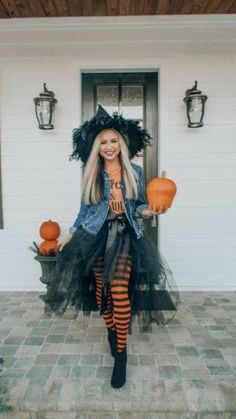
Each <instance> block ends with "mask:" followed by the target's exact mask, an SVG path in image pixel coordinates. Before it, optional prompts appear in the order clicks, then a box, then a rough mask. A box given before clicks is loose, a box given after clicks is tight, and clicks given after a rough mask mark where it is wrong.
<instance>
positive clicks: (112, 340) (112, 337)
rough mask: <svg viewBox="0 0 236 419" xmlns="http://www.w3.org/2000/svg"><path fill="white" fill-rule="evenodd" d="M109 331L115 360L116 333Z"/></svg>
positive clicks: (109, 340)
mask: <svg viewBox="0 0 236 419" xmlns="http://www.w3.org/2000/svg"><path fill="white" fill-rule="evenodd" d="M107 330H108V335H107V337H108V342H109V344H110V349H111V354H112V356H113V358H114V356H115V353H116V331H115V330H111V329H108V328H107Z"/></svg>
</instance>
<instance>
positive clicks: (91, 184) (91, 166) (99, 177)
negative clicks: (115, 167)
mask: <svg viewBox="0 0 236 419" xmlns="http://www.w3.org/2000/svg"><path fill="white" fill-rule="evenodd" d="M108 129H109V130H110V129H111V130H112V131H113V132H115V134H116V135H117V137H118V140H119V143H120V155H119V160H120V164H121V173H122V175H123V178H124V183H125V191H126V194H125V196H126V198H128V199H135V198H137V196H138V186H137V181H138V178H137V174H136V172H135V171H134V169H133V167H132V165H131V163H130V160H129V150H128V147H127V145H126V143H125V140H124V138H123V137H122V135H121V134H120V133H119V132H118V131H116V130H115V129H114V128H105V129H104V130H102V131H100V132H99V134H98V135H97V136H96V137H95V140H94V143H93V147H92V150H91V153H90V156H89V158H88V161H87V163H86V165H85V170H84V176H83V183H82V194H83V200H84V203H85V204H91V203H92V204H98V202H99V201H100V200H101V199H102V198H103V196H102V192H103V189H102V185H103V168H104V160H103V158H102V157H101V156H100V153H99V150H100V141H101V136H102V133H103V132H104V131H106V130H108Z"/></svg>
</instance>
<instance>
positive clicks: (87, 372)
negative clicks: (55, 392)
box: [70, 365, 96, 380]
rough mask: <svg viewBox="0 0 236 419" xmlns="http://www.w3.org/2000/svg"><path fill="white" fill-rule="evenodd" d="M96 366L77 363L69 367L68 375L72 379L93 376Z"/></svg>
mask: <svg viewBox="0 0 236 419" xmlns="http://www.w3.org/2000/svg"><path fill="white" fill-rule="evenodd" d="M95 374H96V368H95V367H91V366H85V365H79V366H75V367H73V368H72V369H71V373H70V377H71V379H72V380H74V379H75V380H78V379H79V380H82V379H87V378H90V377H95Z"/></svg>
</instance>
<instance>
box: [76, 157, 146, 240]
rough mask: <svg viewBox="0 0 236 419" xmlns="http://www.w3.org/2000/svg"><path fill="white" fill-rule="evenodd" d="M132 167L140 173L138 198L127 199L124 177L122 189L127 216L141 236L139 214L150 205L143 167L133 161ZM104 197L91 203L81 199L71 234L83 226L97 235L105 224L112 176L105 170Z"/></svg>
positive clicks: (138, 235) (138, 236) (137, 233)
mask: <svg viewBox="0 0 236 419" xmlns="http://www.w3.org/2000/svg"><path fill="white" fill-rule="evenodd" d="M131 164H132V167H133V168H134V170H135V171H136V172H137V174H138V198H137V199H127V198H125V183H124V179H123V177H121V190H122V194H123V198H124V204H125V214H126V217H127V219H128V221H129V223H130V225H131V227H133V229H134V231H135V233H136V235H137V238H140V237H141V236H142V235H143V233H142V227H141V224H139V222H138V220H137V214H139V215H141V213H142V210H143V209H144V208H147V207H148V204H147V199H146V195H145V183H144V175H143V169H142V167H141V166H138V165H137V164H134V163H131ZM103 173H104V182H105V185H104V199H103V200H101V201H100V202H99V203H98V204H89V205H85V204H84V202H83V200H81V207H80V211H79V214H78V216H77V218H76V220H75V222H74V224H73V226H72V227H70V230H69V232H70V234H74V232H75V231H76V230H77V228H78V227H80V226H81V227H82V228H83V229H84V230H85V231H87V232H88V233H90V234H94V235H96V234H97V233H98V232H99V230H100V229H101V227H102V226H103V224H104V222H105V220H106V218H107V215H108V212H109V200H110V186H111V182H110V178H109V176H108V174H107V172H106V171H105V170H104V172H103Z"/></svg>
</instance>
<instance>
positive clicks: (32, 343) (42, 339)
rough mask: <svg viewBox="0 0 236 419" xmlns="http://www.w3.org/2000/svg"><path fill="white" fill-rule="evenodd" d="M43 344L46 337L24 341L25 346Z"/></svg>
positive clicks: (31, 337) (30, 338)
mask: <svg viewBox="0 0 236 419" xmlns="http://www.w3.org/2000/svg"><path fill="white" fill-rule="evenodd" d="M43 342H44V336H30V337H28V338H26V339H25V340H24V342H23V344H24V345H39V346H41V345H42V343H43Z"/></svg>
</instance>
